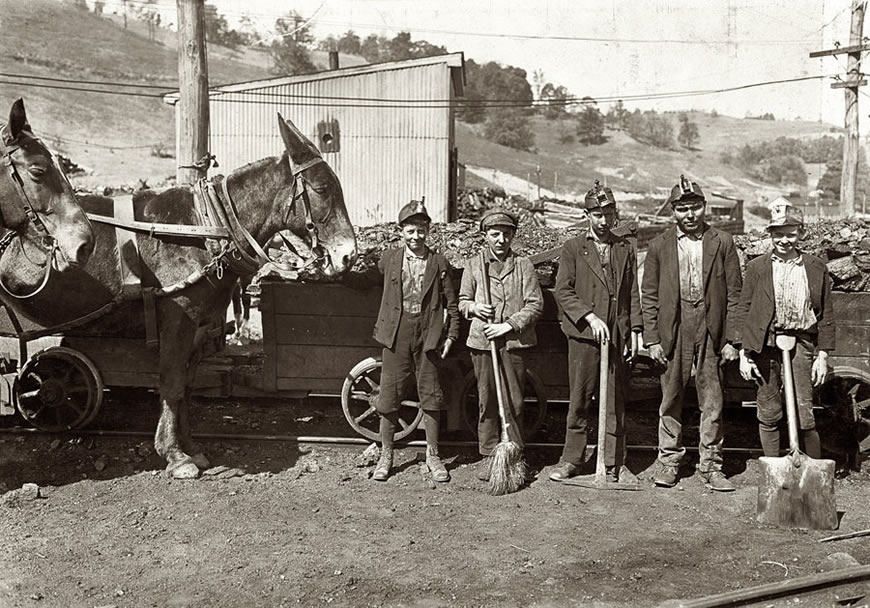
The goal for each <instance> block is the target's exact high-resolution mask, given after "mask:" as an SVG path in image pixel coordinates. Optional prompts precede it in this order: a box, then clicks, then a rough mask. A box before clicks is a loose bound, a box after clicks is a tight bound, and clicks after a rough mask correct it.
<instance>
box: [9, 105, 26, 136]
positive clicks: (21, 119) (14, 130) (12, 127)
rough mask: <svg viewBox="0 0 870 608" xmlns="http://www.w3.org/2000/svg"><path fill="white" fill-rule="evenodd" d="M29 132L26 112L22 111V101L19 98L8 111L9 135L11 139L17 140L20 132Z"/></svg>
mask: <svg viewBox="0 0 870 608" xmlns="http://www.w3.org/2000/svg"><path fill="white" fill-rule="evenodd" d="M30 130H31V129H30V125H29V124H28V123H27V112H25V111H24V100H23V99H21V98H20V97H19V98H18V99H16V100H15V103H13V104H12V109H11V110H10V111H9V135H10V136H11V137H12V139H18V136H19V135H21V133H22V131H30Z"/></svg>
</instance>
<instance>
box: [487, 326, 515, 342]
mask: <svg viewBox="0 0 870 608" xmlns="http://www.w3.org/2000/svg"><path fill="white" fill-rule="evenodd" d="M512 329H513V327H511V324H510V323H487V324H486V325H484V326H483V334H484V335H485V336H486V337H487V338H489V339H490V340H495V339H496V338H501V337H502V336H504V335H506V334H508V333H510V331H511V330H512Z"/></svg>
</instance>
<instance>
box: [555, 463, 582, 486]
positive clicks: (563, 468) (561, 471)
mask: <svg viewBox="0 0 870 608" xmlns="http://www.w3.org/2000/svg"><path fill="white" fill-rule="evenodd" d="M579 471H580V467H578V466H576V465H573V464H571V463H570V462H565V461H564V460H561V461H559V464H557V465H556V466H555V467H553V470H552V471H550V479H551V480H552V481H565V480H566V479H570V478H571V477H574V476H576V475H577V473H578V472H579Z"/></svg>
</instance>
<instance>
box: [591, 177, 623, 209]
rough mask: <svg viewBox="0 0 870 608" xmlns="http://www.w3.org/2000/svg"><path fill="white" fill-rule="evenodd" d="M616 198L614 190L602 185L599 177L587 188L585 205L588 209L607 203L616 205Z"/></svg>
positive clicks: (603, 205) (604, 205)
mask: <svg viewBox="0 0 870 608" xmlns="http://www.w3.org/2000/svg"><path fill="white" fill-rule="evenodd" d="M615 204H616V199H615V198H614V197H613V190H611V189H610V188H608V187H607V186H602V185H601V182H599V181H598V180H597V179H596V180H595V184H593V186H592V187H591V188H590V189H589V190H587V192H586V196H585V197H584V199H583V207H584V208H585V209H586V210H589V209H598V208H599V207H606V206H607V205H615Z"/></svg>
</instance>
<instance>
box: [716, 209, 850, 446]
mask: <svg viewBox="0 0 870 608" xmlns="http://www.w3.org/2000/svg"><path fill="white" fill-rule="evenodd" d="M767 231H768V232H769V234H770V240H771V243H772V244H773V250H772V251H770V252H768V253H766V254H764V255H762V256H759V257H757V258H755V259H754V260H752V261H750V262H749V263H748V264H747V266H746V276H745V278H744V283H743V292H742V294H741V297H740V303H739V305H738V308H737V315H736V318H737V319H736V323H734V326H733V327H734V342H735V343H736V344H739V346H740V375H741V376H743V378H744V379H746V380H749V381H752V380H754V381H755V382H756V383H757V384H758V396H757V402H758V410H757V412H758V434H759V437H760V439H761V447H762V449H763V450H764V455H765V456H769V457H777V456H779V447H780V445H779V439H780V437H779V422H780V420H782V416H783V410H782V399H781V396H780V390H781V389H782V388H783V377H782V363H781V357H780V355H781V353H780V351H779V349H778V348H777V346H776V335H777V334H786V335H791V336H794V338H795V342H796V345H795V348H794V350H792V351H791V352H790V355H789V356H790V357H791V358H792V361H793V363H792V365H793V367H794V383H795V392H796V394H797V409H798V419H799V427H800V436H801V437H800V439H801V441H802V443H803V444H804V450H805V452H806V454H807V455H808V456H809V457H810V458H816V459H818V458H821V446H820V443H819V434H818V432H817V431H816V422H815V418H814V417H813V386H820V385H821V384H822V382H824V380H825V375H826V374H827V371H828V351H829V350H831V349H833V348H834V320H833V308H832V304H831V278H830V276H829V275H828V271H827V268H826V267H825V263H824V262H823V261H822V260H821V259H819V258H817V257H815V256H812V255H809V254H807V253H804V252H802V251H801V250H800V249H798V247H797V243H798V241H799V240H800V239H801V238H802V237H803V232H804V222H803V213H802V212H801V210H800V209H798V208H796V207H793V206H791V205H775V206H773V207H772V208H771V218H770V223H769V224H768V226H767Z"/></svg>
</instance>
